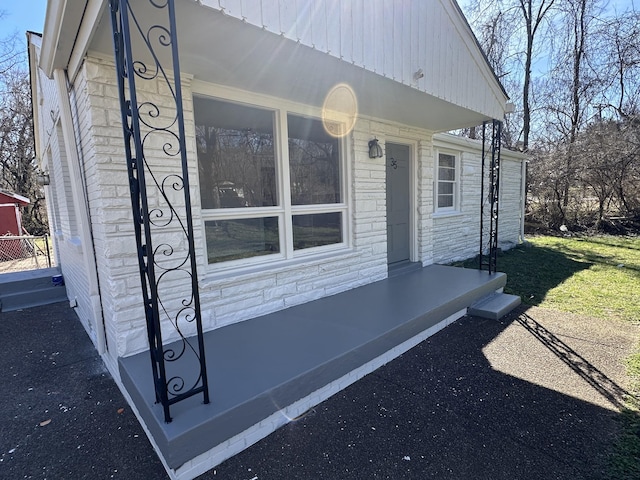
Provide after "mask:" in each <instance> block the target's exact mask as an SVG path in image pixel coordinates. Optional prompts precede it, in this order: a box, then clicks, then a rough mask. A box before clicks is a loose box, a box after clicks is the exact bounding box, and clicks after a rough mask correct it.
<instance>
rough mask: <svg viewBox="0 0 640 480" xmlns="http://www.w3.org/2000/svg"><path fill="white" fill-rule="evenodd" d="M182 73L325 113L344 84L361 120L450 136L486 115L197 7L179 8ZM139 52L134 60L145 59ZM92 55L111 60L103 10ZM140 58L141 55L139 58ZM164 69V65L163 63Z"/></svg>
mask: <svg viewBox="0 0 640 480" xmlns="http://www.w3.org/2000/svg"><path fill="white" fill-rule="evenodd" d="M142 6H143V4H140V3H138V4H136V9H138V10H136V13H137V16H138V18H141V19H144V22H145V25H153V24H161V23H164V19H163V18H162V17H157V16H158V12H157V11H155V10H156V9H154V8H152V7H150V6H149V4H146V3H145V4H144V11H143V10H142V9H139V8H140V7H142ZM176 7H177V9H178V11H177V15H176V16H177V23H178V24H177V31H178V45H179V50H180V66H181V70H182V71H183V72H185V73H189V74H191V75H193V76H194V78H196V79H199V80H203V81H207V82H213V83H217V84H221V85H226V86H231V87H235V88H239V89H242V90H248V91H254V92H260V93H263V94H267V95H272V96H275V97H279V98H284V99H287V100H293V101H295V102H300V103H303V104H307V105H312V106H318V107H321V106H322V104H323V102H324V100H325V97H326V95H327V93H328V92H329V91H330V90H331V89H332V88H333V87H334V86H335V85H336V84H338V83H346V84H348V85H350V86H351V87H352V88H353V90H354V92H355V95H356V98H357V102H358V109H359V114H361V115H365V116H371V117H375V118H382V119H386V120H391V121H396V122H399V123H402V124H406V125H411V126H416V127H421V128H426V129H428V130H431V131H434V132H437V131H447V130H451V129H454V128H461V127H465V126H473V125H478V124H480V123H482V121H483V120H487V117H486V116H485V115H482V114H481V113H478V112H474V111H471V110H469V109H466V108H463V107H461V106H458V105H455V104H453V103H450V102H447V101H445V100H443V99H440V98H437V97H435V96H432V95H429V94H426V93H424V92H421V91H419V90H417V89H415V88H412V87H410V86H407V85H403V84H401V83H399V82H396V81H394V80H393V79H391V78H387V77H383V76H381V75H378V74H376V73H372V72H370V71H367V70H365V69H363V68H360V67H357V66H354V65H352V64H351V63H348V62H345V61H342V60H340V59H338V58H335V57H333V56H331V55H328V54H326V53H322V52H320V51H318V50H315V49H312V48H309V47H307V46H305V45H301V44H299V43H296V42H294V41H292V40H289V39H286V38H284V37H283V36H280V35H275V34H273V33H271V32H268V31H266V30H263V29H260V28H257V27H254V26H252V25H249V24H247V23H244V22H241V21H239V20H237V19H235V18H232V17H229V16H227V15H224V14H221V13H220V12H218V11H215V10H213V9H210V8H205V7H202V6H201V5H198V4H197V3H196V2H176ZM142 43H143V42H142V41H140V42H137V45H134V52H135V53H136V54H139V55H142V54H143V53H142V51H141V50H140V49H139V47H140V46H141V45H142ZM89 50H92V51H96V52H100V53H101V54H104V55H107V56H113V42H112V34H111V24H110V18H109V13H108V10H107V9H105V10H104V13H103V15H102V17H101V19H100V21H99V24H98V28H97V30H96V32H95V35H93V37H92V40H91V43H90V45H89ZM136 50H138V51H137V52H136ZM163 61H165V62H166V60H163Z"/></svg>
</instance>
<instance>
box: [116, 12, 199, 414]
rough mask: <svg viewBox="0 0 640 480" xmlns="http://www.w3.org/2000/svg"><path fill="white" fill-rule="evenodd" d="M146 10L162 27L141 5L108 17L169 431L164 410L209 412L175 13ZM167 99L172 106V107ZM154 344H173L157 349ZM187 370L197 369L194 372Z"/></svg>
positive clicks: (154, 359) (157, 377)
mask: <svg viewBox="0 0 640 480" xmlns="http://www.w3.org/2000/svg"><path fill="white" fill-rule="evenodd" d="M147 2H148V4H146V5H144V7H145V8H147V9H148V8H153V9H157V12H159V13H162V14H164V16H165V18H166V25H158V24H152V25H146V24H144V22H143V20H144V19H145V18H146V17H147V16H146V15H143V14H140V15H138V16H137V15H136V12H135V11H134V10H133V6H132V4H133V3H135V7H136V8H142V6H143V3H142V0H137V1H136V2H130V1H129V0H110V7H111V22H112V29H113V41H114V50H115V59H116V69H117V79H118V90H119V94H120V109H121V115H122V128H123V136H124V144H125V145H124V147H125V156H126V162H127V172H128V174H129V187H130V191H131V205H132V211H133V222H134V230H135V237H136V246H137V252H138V264H139V270H140V282H141V285H142V296H143V302H144V310H145V316H146V324H147V336H148V339H149V352H150V356H151V366H152V373H153V377H154V385H155V395H156V402H159V403H161V404H162V406H163V409H164V417H165V421H167V422H170V421H171V415H170V408H169V407H170V405H172V404H174V403H176V402H179V401H181V400H184V399H186V398H189V397H191V396H193V395H196V394H199V393H202V394H203V397H204V403H209V390H208V382H207V372H206V362H205V351H204V341H203V333H202V319H201V313H200V297H199V294H198V278H197V269H196V258H195V247H194V238H193V221H192V214H191V198H190V193H189V175H188V166H187V154H186V147H185V132H184V117H183V106H182V87H181V80H180V66H179V61H178V60H179V59H178V45H177V35H176V21H175V8H174V3H173V0H147ZM152 17H153V18H156V15H153V16H152ZM134 50H135V52H136V55H135V57H134V54H133V51H134ZM167 65H169V67H168V68H166V66H167ZM158 91H166V92H169V93H168V95H164V96H163V97H162V98H161V97H160V96H159V95H158V94H157V93H154V94H150V93H149V92H158ZM167 97H169V98H172V100H173V101H172V102H171V104H168V103H167V102H166V101H165V99H166V98H167ZM185 285H190V286H191V288H190V293H187V294H183V295H181V292H183V291H184V286H185ZM163 334H164V335H166V337H167V338H170V339H174V338H177V339H178V340H177V341H175V342H173V343H171V344H170V345H169V346H165V345H163ZM194 360H195V362H194ZM194 364H196V365H198V366H199V368H198V369H197V371H194V369H193V367H192V365H194Z"/></svg>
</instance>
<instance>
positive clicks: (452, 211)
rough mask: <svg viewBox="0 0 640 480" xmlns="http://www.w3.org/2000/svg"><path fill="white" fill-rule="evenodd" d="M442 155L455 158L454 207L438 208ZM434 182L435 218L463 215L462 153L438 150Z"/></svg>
mask: <svg viewBox="0 0 640 480" xmlns="http://www.w3.org/2000/svg"><path fill="white" fill-rule="evenodd" d="M440 154H444V155H450V156H453V157H454V158H455V172H454V173H455V180H454V181H453V182H452V183H453V205H452V206H451V207H438V193H439V186H440V174H439V172H440V169H439V167H440ZM433 163H434V174H433V178H434V182H433V213H434V216H450V215H451V216H453V215H459V214H461V213H462V202H461V193H460V192H461V183H462V182H461V177H462V175H461V173H462V172H461V168H462V153H461V152H460V151H457V150H450V149H446V148H436V149H435V155H434V162H433Z"/></svg>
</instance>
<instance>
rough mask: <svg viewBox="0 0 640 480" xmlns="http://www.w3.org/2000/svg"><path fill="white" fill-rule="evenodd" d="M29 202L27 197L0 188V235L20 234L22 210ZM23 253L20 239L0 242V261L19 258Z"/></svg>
mask: <svg viewBox="0 0 640 480" xmlns="http://www.w3.org/2000/svg"><path fill="white" fill-rule="evenodd" d="M30 203H31V202H30V201H29V199H28V198H25V197H23V196H22V195H18V194H16V193H10V192H5V191H2V190H0V236H5V235H6V236H20V235H22V212H21V211H20V207H25V206H27V205H29V204H30ZM22 254H23V251H22V243H21V242H20V240H18V239H16V240H5V241H2V242H0V261H5V260H11V259H14V258H21V257H22Z"/></svg>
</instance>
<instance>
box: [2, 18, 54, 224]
mask: <svg viewBox="0 0 640 480" xmlns="http://www.w3.org/2000/svg"><path fill="white" fill-rule="evenodd" d="M0 18H1V17H0ZM18 45H19V44H18V42H17V36H16V35H13V36H11V37H9V38H6V39H4V40H2V41H0V188H3V189H5V190H9V191H11V192H13V193H17V194H19V195H22V196H24V197H27V198H28V199H29V200H30V201H31V204H30V205H29V207H27V209H26V211H25V212H24V215H23V226H24V228H25V229H26V230H27V231H28V232H29V233H32V234H40V233H45V232H46V231H47V227H46V223H47V216H46V210H45V207H44V197H43V192H42V189H41V187H40V186H39V185H38V183H37V181H36V174H37V163H36V159H35V148H34V134H33V110H32V108H31V88H30V84H29V75H28V73H27V70H26V66H25V64H24V51H21V50H20V48H19V47H18Z"/></svg>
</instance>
